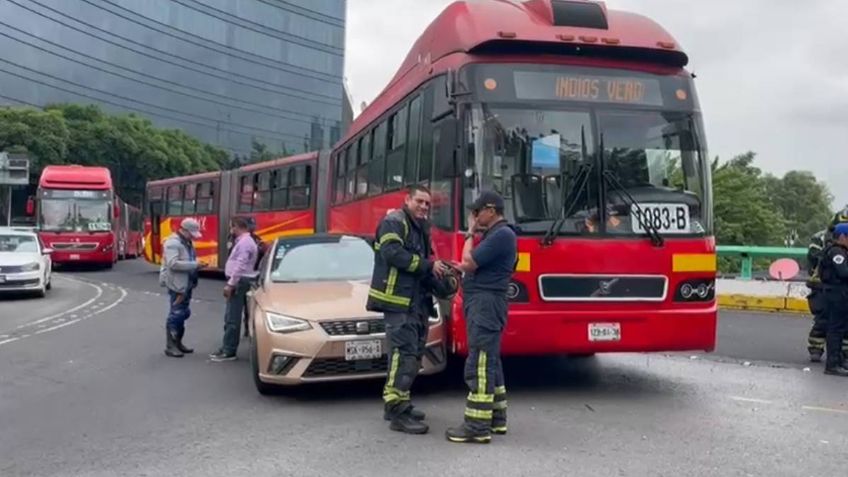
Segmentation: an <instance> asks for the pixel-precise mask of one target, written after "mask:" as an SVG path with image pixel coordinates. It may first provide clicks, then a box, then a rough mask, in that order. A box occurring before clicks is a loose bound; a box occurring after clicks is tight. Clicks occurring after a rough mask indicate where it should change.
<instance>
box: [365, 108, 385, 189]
mask: <svg viewBox="0 0 848 477" xmlns="http://www.w3.org/2000/svg"><path fill="white" fill-rule="evenodd" d="M373 134H374V136H373V137H372V138H371V144H373V147H374V154H373V156H372V157H371V163H370V164H369V165H368V195H376V194H380V193H382V192H383V186H384V182H385V180H386V177H385V171H386V122H385V121H383V122H382V123H380V125H379V126H377V127H376V128H375V129H374V131H373Z"/></svg>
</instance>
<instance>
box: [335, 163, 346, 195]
mask: <svg viewBox="0 0 848 477" xmlns="http://www.w3.org/2000/svg"><path fill="white" fill-rule="evenodd" d="M335 166H336V169H335V174H336V196H335V201H334V203H336V204H341V203H342V202H344V191H345V166H344V153H342V152H340V153H338V154H337V155H336V159H335Z"/></svg>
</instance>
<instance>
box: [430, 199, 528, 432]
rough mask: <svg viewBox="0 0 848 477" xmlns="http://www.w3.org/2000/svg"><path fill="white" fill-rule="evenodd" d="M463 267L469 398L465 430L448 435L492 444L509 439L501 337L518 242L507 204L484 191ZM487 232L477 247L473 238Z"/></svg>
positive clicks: (474, 209) (477, 202) (475, 206)
mask: <svg viewBox="0 0 848 477" xmlns="http://www.w3.org/2000/svg"><path fill="white" fill-rule="evenodd" d="M470 208H471V214H470V215H469V217H468V231H469V232H468V233H467V234H466V235H465V246H464V247H463V250H462V262H461V263H459V264H456V265H455V266H456V268H458V269H459V270H460V271H461V272H463V273H464V274H465V275H464V277H463V282H462V297H463V309H464V313H465V320H466V330H467V336H468V357H467V358H466V361H465V382H466V384H467V385H468V388H469V393H468V397H467V398H466V402H465V419H464V422H463V424H462V425H461V426H458V427H454V428H451V429H448V430H447V432H446V437H447V439H448V440H449V441H451V442H472V443H481V444H488V443H489V442H491V440H492V433H493V432H494V433H495V434H506V431H507V427H506V386H505V384H504V375H503V366H502V364H501V357H500V347H501V335H502V333H503V330H504V327H506V320H507V289H508V287H509V283H510V279H511V278H512V273H513V271H514V270H515V264H516V255H517V239H516V235H515V231H514V230H513V229H512V227H511V226H510V225H509V224H507V222H506V219H505V218H504V215H503V214H504V201H503V198H502V197H501V196H500V195H498V194H497V193H496V192H492V191H484V192H482V193H481V194H480V196H479V197H478V198H477V200H475V201H474V203H473V204H472V205H471V206H470ZM478 229H482V230H484V232H483V235H482V239H481V240H480V243H479V244H478V245H477V246H475V245H474V232H475V231H477V230H478Z"/></svg>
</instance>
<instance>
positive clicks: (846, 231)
mask: <svg viewBox="0 0 848 477" xmlns="http://www.w3.org/2000/svg"><path fill="white" fill-rule="evenodd" d="M833 235H834V237H839V236H841V235H848V222H842V223H838V224H836V225H835V226H834V227H833Z"/></svg>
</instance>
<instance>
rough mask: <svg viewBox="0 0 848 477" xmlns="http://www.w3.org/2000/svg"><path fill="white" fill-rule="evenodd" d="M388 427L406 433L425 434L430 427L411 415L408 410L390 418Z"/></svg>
mask: <svg viewBox="0 0 848 477" xmlns="http://www.w3.org/2000/svg"><path fill="white" fill-rule="evenodd" d="M389 429H391V430H393V431H397V432H404V433H406V434H426V433H427V431H429V430H430V427H429V426H428V425H427V424H424V423H423V422H421V421H419V420H418V419H415V418H414V417H412V414H410V413H409V412H404V413H401V414H400V415H398V416H397V417H395V418H394V419H392V423H391V424H390V425H389Z"/></svg>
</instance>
